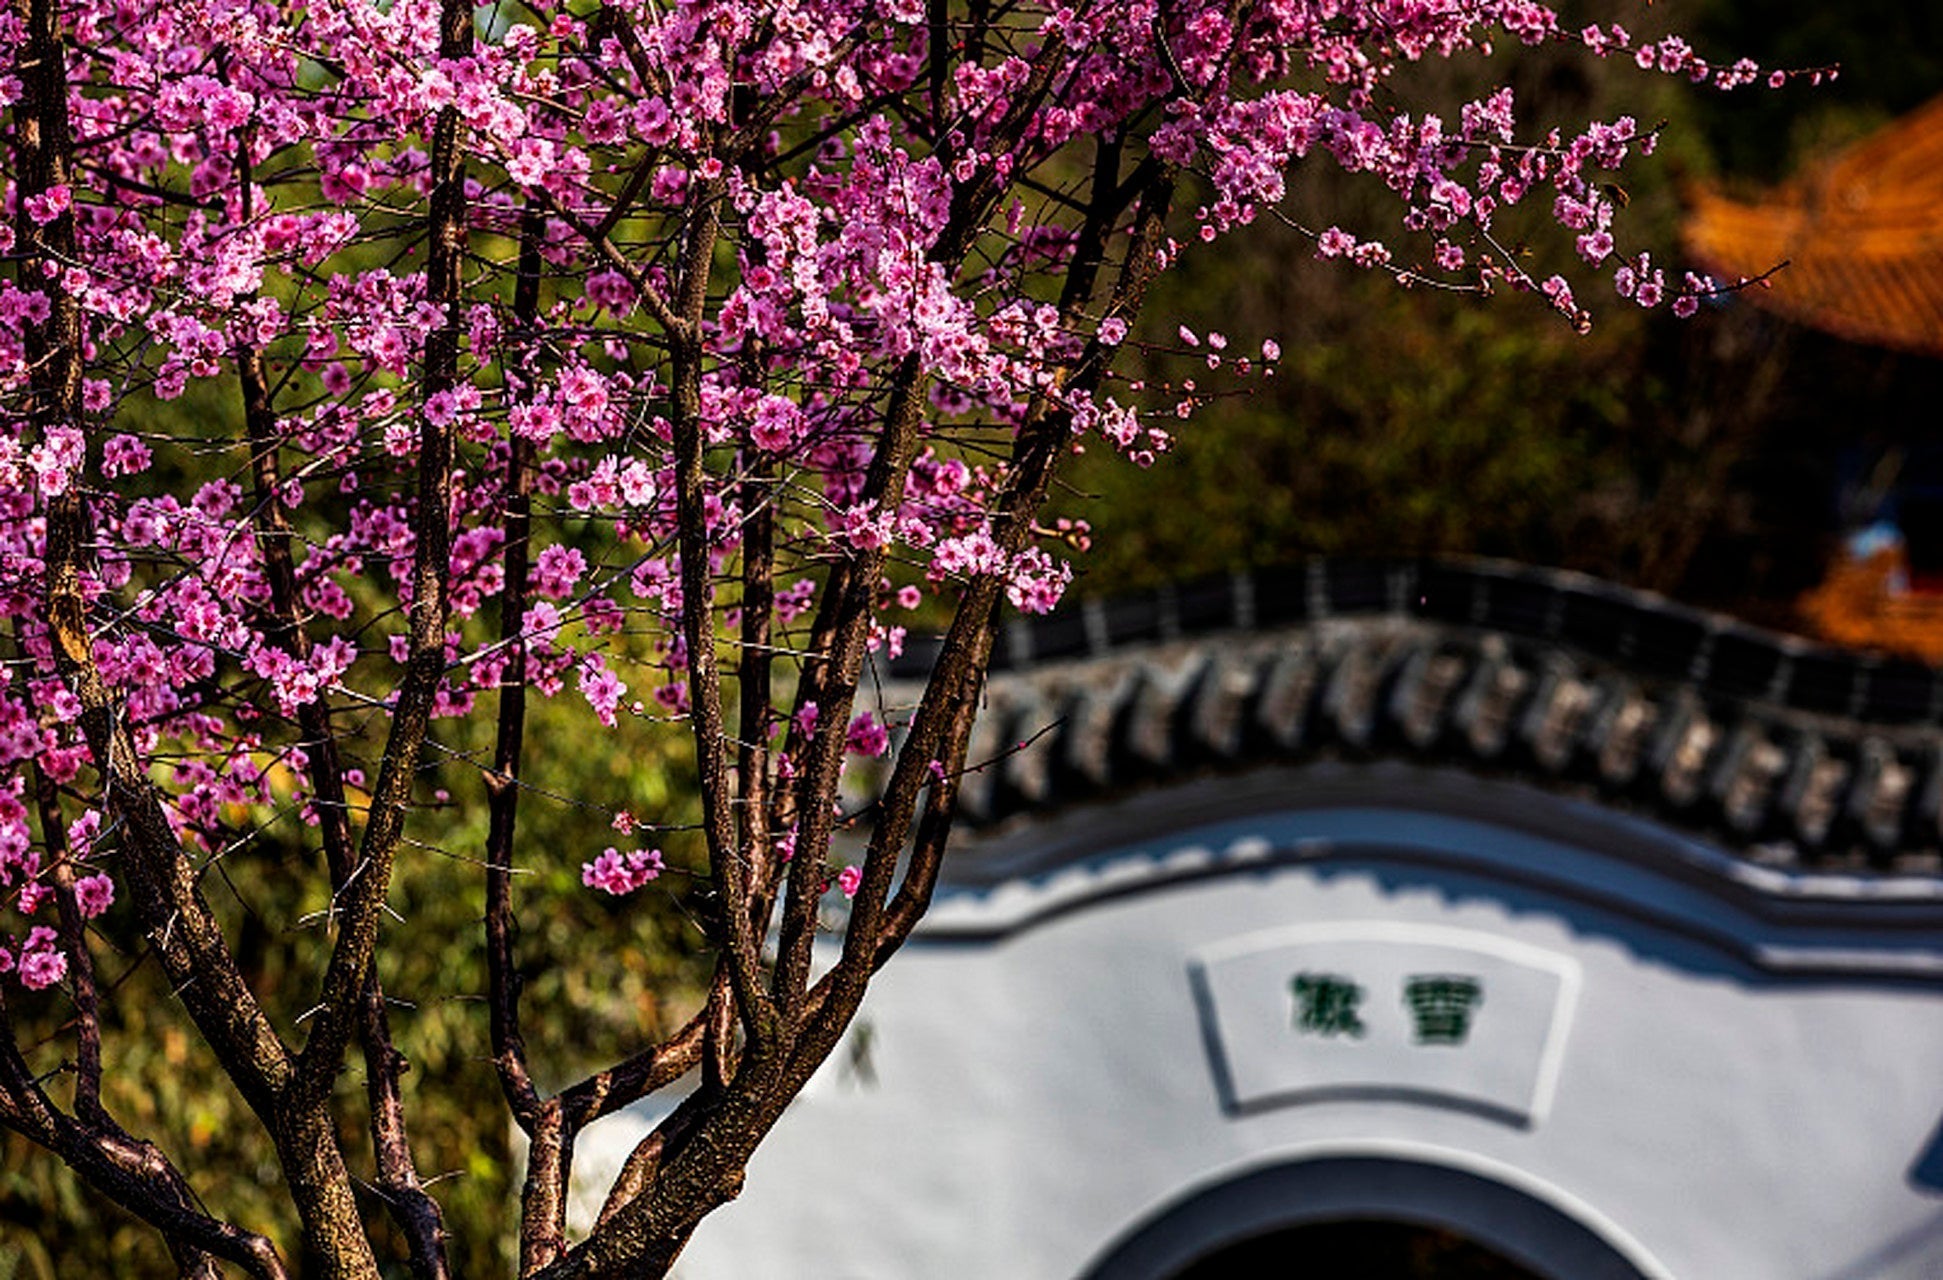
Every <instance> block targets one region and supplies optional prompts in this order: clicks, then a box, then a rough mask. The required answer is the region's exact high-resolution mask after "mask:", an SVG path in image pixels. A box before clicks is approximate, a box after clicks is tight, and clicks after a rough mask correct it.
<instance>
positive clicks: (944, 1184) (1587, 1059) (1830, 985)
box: [583, 859, 1943, 1280]
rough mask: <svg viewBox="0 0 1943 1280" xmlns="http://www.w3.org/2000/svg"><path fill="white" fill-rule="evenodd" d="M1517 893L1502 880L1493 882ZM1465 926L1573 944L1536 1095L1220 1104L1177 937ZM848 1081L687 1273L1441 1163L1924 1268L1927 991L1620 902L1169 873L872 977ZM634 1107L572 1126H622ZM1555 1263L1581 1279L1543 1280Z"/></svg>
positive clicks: (1046, 1234)
mask: <svg viewBox="0 0 1943 1280" xmlns="http://www.w3.org/2000/svg"><path fill="white" fill-rule="evenodd" d="M1506 899H1508V900H1509V904H1515V905H1509V904H1508V902H1507V900H1506ZM1322 920H1334V921H1371V922H1376V921H1383V922H1402V923H1412V924H1419V925H1436V926H1440V927H1446V928H1448V927H1453V926H1454V927H1458V928H1462V929H1470V930H1476V931H1482V932H1485V933H1489V934H1493V935H1496V936H1499V937H1503V938H1508V939H1514V940H1517V941H1518V942H1521V943H1524V944H1527V945H1529V946H1533V947H1537V948H1541V949H1543V950H1545V951H1548V952H1551V953H1554V954H1557V955H1559V956H1564V957H1569V958H1570V959H1571V960H1572V961H1575V962H1576V964H1577V966H1578V968H1579V971H1580V973H1581V975H1582V978H1583V985H1582V989H1581V990H1580V992H1579V995H1578V1000H1577V1008H1576V1011H1575V1014H1574V1017H1573V1019H1572V1025H1571V1031H1570V1035H1569V1038H1568V1039H1567V1041H1566V1044H1565V1049H1564V1058H1563V1066H1562V1071H1561V1074H1560V1077H1559V1080H1558V1086H1557V1090H1556V1095H1555V1097H1554V1099H1553V1101H1552V1105H1551V1108H1550V1112H1549V1114H1548V1115H1546V1116H1545V1117H1544V1118H1543V1119H1542V1120H1541V1121H1539V1122H1538V1123H1536V1124H1535V1125H1534V1126H1531V1127H1519V1126H1517V1125H1515V1124H1512V1123H1507V1122H1506V1121H1504V1120H1501V1119H1493V1118H1490V1117H1488V1116H1484V1115H1479V1114H1475V1113H1472V1112H1467V1111H1463V1110H1455V1109H1451V1108H1448V1107H1444V1106H1438V1105H1426V1104H1424V1103H1422V1102H1412V1101H1366V1100H1362V1101H1319V1102H1305V1103H1298V1104H1292V1105H1285V1106H1280V1107H1275V1108H1272V1109H1268V1110H1265V1111H1260V1112H1257V1113H1252V1114H1239V1115H1237V1114H1231V1113H1229V1112H1227V1111H1225V1110H1224V1108H1223V1106H1222V1102H1221V1098H1220V1096H1219V1093H1218V1091H1217V1087H1216V1083H1215V1078H1214V1076H1213V1074H1212V1072H1211V1069H1210V1065H1209V1058H1208V1053H1207V1051H1206V1048H1205V1044H1204V1040H1203V1033H1202V1025H1201V1019H1200V1017H1199V1015H1198V1014H1197V1009H1196V1005H1195V1002H1194V998H1193V993H1192V990H1191V987H1190V982H1189V976H1188V974H1189V959H1190V957H1192V956H1193V955H1195V954H1196V953H1197V952H1198V951H1201V950H1203V949H1204V948H1206V947H1208V946H1210V945H1212V944H1215V943H1219V942H1221V941H1223V940H1226V939H1233V938H1236V937H1240V936H1243V935H1247V934H1250V933H1253V932H1256V931H1260V930H1268V929H1276V928H1281V927H1285V926H1288V925H1290V924H1292V923H1298V922H1313V921H1322ZM862 1018H863V1019H864V1020H866V1021H867V1022H868V1023H869V1026H870V1038H871V1045H870V1055H869V1056H870V1069H871V1074H872V1075H873V1076H874V1079H865V1078H863V1077H862V1076H861V1075H860V1073H859V1072H858V1071H857V1069H856V1068H855V1066H854V1065H853V1064H851V1063H849V1062H848V1061H845V1060H842V1059H841V1058H840V1059H839V1060H837V1061H834V1062H833V1063H832V1064H830V1065H829V1066H828V1067H827V1068H826V1069H825V1071H824V1072H823V1073H822V1074H821V1075H819V1077H818V1078H817V1079H816V1080H815V1081H813V1082H812V1085H811V1087H810V1088H809V1089H808V1090H807V1091H806V1092H805V1094H804V1096H803V1097H802V1098H801V1099H800V1100H799V1101H798V1102H797V1103H796V1104H795V1105H794V1106H793V1107H792V1109H791V1111H790V1112H789V1114H788V1115H787V1116H786V1117H785V1118H784V1121H783V1123H782V1124H781V1125H780V1127H779V1128H778V1130H777V1131H776V1133H775V1134H774V1135H773V1136H772V1138H771V1139H770V1140H769V1141H768V1142H767V1143H766V1144H765V1145H764V1146H763V1147H762V1148H761V1150H760V1151H759V1153H758V1154H757V1156H756V1158H755V1161H754V1163H753V1165H752V1167H751V1170H750V1176H749V1180H748V1188H747V1190H746V1192H745V1193H744V1195H743V1197H742V1199H741V1200H740V1201H738V1202H737V1203H735V1204H733V1205H731V1206H729V1207H727V1208H725V1209H723V1210H722V1211H720V1212H719V1213H717V1214H716V1215H714V1216H712V1217H711V1218H709V1219H708V1220H707V1221H706V1222H705V1223H704V1224H703V1226H702V1228H701V1230H700V1231H699V1233H698V1234H697V1237H696V1239H695V1241H694V1244H693V1246H692V1247H691V1249H690V1251H689V1253H688V1254H687V1255H686V1256H685V1258H684V1260H683V1262H682V1264H681V1267H680V1270H679V1272H678V1274H679V1275H680V1276H682V1277H686V1278H687V1280H750V1278H752V1277H765V1278H766V1277H791V1278H799V1277H808V1278H811V1280H905V1278H909V1277H926V1278H929V1280H950V1278H952V1277H1010V1278H1014V1280H1073V1278H1074V1277H1078V1276H1081V1275H1083V1274H1084V1273H1085V1271H1086V1269H1087V1268H1088V1266H1089V1264H1090V1263H1091V1262H1093V1261H1095V1260H1097V1258H1098V1256H1099V1255H1100V1254H1101V1253H1102V1251H1103V1250H1104V1249H1106V1248H1107V1247H1108V1246H1109V1245H1110V1244H1111V1243H1112V1242H1113V1241H1115V1240H1116V1238H1118V1237H1120V1236H1122V1235H1123V1234H1125V1233H1127V1232H1128V1231H1129V1230H1131V1229H1132V1228H1134V1227H1135V1226H1137V1225H1139V1224H1140V1223H1141V1222H1142V1221H1144V1220H1146V1219H1148V1218H1149V1217H1150V1216H1151V1215H1153V1214H1155V1213H1156V1212H1157V1211H1159V1210H1160V1209H1162V1208H1163V1207H1165V1206H1166V1205H1167V1204H1168V1203H1169V1202H1170V1201H1173V1200H1175V1199H1177V1198H1178V1197H1180V1196H1181V1195H1182V1194H1183V1193H1184V1192H1186V1191H1187V1190H1189V1189H1191V1188H1194V1187H1197V1186H1201V1185H1203V1184H1207V1183H1210V1182H1212V1181H1218V1180H1221V1179H1223V1178H1225V1177H1228V1176H1232V1175H1235V1174H1238V1173H1240V1172H1243V1171H1246V1170H1248V1169H1251V1168H1255V1167H1259V1166H1262V1165H1264V1164H1270V1163H1275V1162H1278V1161H1284V1160H1295V1159H1301V1158H1306V1157H1314V1156H1322V1155H1345V1154H1356V1153H1377V1154H1386V1155H1391V1156H1397V1157H1402V1158H1410V1159H1422V1160H1426V1161H1429V1162H1431V1163H1442V1164H1451V1165H1456V1166H1459V1167H1464V1168H1467V1169H1470V1170H1472V1171H1477V1172H1484V1173H1486V1174H1487V1175H1489V1176H1493V1177H1496V1178H1498V1179H1500V1180H1502V1181H1506V1182H1509V1183H1511V1184H1513V1185H1516V1186H1518V1187H1520V1188H1521V1189H1524V1190H1527V1191H1528V1192H1531V1193H1532V1194H1534V1195H1536V1196H1537V1197H1538V1198H1540V1199H1544V1200H1546V1201H1548V1202H1550V1203H1552V1204H1554V1206H1555V1207H1559V1208H1562V1209H1565V1210H1566V1211H1567V1212H1568V1214H1570V1215H1571V1216H1574V1217H1578V1218H1580V1219H1581V1221H1583V1222H1584V1223H1585V1224H1586V1225H1588V1226H1590V1227H1592V1228H1593V1229H1594V1230H1595V1231H1597V1232H1599V1233H1600V1234H1602V1235H1604V1236H1605V1237H1606V1238H1607V1239H1608V1241H1609V1243H1613V1244H1615V1245H1616V1246H1617V1247H1619V1248H1620V1250H1621V1252H1624V1253H1627V1254H1629V1255H1630V1256H1631V1257H1632V1259H1633V1260H1634V1261H1635V1263H1636V1265H1638V1267H1639V1268H1640V1270H1641V1271H1642V1272H1643V1273H1644V1274H1646V1275H1648V1276H1665V1277H1669V1278H1671V1280H1838V1278H1839V1280H1865V1278H1866V1280H1934V1278H1935V1277H1939V1276H1943V1194H1938V1193H1937V1192H1935V1191H1933V1190H1929V1189H1926V1188H1925V1187H1924V1186H1922V1185H1921V1184H1920V1183H1919V1182H1917V1181H1915V1180H1913V1179H1912V1176H1911V1171H1912V1166H1913V1165H1915V1164H1916V1162H1917V1161H1918V1160H1919V1158H1920V1157H1921V1156H1922V1153H1923V1152H1924V1151H1925V1150H1926V1148H1927V1147H1928V1146H1929V1145H1930V1144H1931V1143H1932V1142H1933V1141H1936V1140H1937V1130H1938V1125H1939V1120H1940V1119H1943V993H1940V992H1939V991H1938V989H1937V988H1936V987H1935V986H1934V985H1931V986H1929V987H1923V986H1918V985H1907V984H1906V985H1896V984H1885V983H1882V982H1871V981H1849V980H1829V979H1818V980H1810V981H1804V980H1800V979H1787V980H1767V979H1762V978H1758V977H1751V976H1750V975H1749V974H1748V973H1747V972H1746V971H1744V970H1741V969H1739V968H1738V967H1737V966H1735V965H1733V964H1724V963H1722V962H1721V959H1720V957H1719V956H1718V955H1717V954H1716V953H1714V952H1712V951H1711V950H1709V949H1707V948H1703V947H1700V946H1698V945H1697V944H1693V943H1690V942H1686V941H1683V940H1681V939H1679V938H1676V937H1673V936H1672V935H1668V934H1662V933H1660V932H1658V931H1656V930H1655V929H1654V928H1653V927H1651V926H1649V925H1646V924H1642V923H1639V922H1637V921H1632V920H1628V919H1626V918H1625V917H1624V916H1621V915H1619V914H1615V913H1609V912H1607V911H1605V910H1603V909H1595V908H1591V907H1587V906H1584V905H1582V904H1578V903H1573V902H1570V901H1568V900H1566V899H1564V898H1548V897H1547V896H1546V895H1545V894H1543V893H1537V894H1534V893H1533V892H1531V891H1529V890H1519V891H1516V892H1512V893H1507V894H1505V895H1502V896H1500V895H1498V894H1497V893H1495V892H1494V891H1493V890H1492V888H1491V887H1490V885H1489V884H1488V883H1484V882H1480V881H1478V880H1476V879H1474V878H1471V877H1467V876H1464V875H1462V874H1459V873H1454V872H1448V871H1437V870H1432V869H1424V868H1414V869H1411V870H1409V871H1408V873H1407V874H1398V873H1397V872H1396V870H1395V868H1392V867H1385V866H1384V865H1383V863H1382V862H1381V860H1380V859H1375V860H1346V861H1343V862H1337V863H1328V864H1315V865H1305V866H1284V867H1280V868H1276V869H1271V870H1263V871H1260V872H1255V873H1248V874H1231V875H1226V876H1221V877H1216V878H1211V879H1203V880H1198V881H1190V882H1186V883H1183V884H1178V885H1174V886H1171V887H1169V888H1167V889H1165V890H1162V891H1155V892H1150V893H1144V894H1137V895H1133V896H1129V897H1124V898H1119V899H1115V900H1111V901H1106V902H1102V903H1096V904H1093V905H1090V906H1088V907H1085V908H1083V909H1080V910H1077V911H1073V912H1070V913H1068V914H1065V915H1062V916H1059V917H1057V918H1055V919H1053V920H1050V921H1047V922H1043V923H1040V924H1037V925H1035V926H1033V927H1031V928H1029V929H1026V930H1024V931H1022V932H1018V933H1015V934H1012V935H1010V936H1008V937H1005V938H1002V939H999V940H997V941H991V942H956V943H934V944H931V945H921V944H914V945H913V946H911V947H910V948H909V949H907V951H906V952H905V953H904V954H903V955H901V956H900V957H899V958H898V959H897V960H896V961H895V962H894V963H893V964H892V965H890V966H889V967H888V968H887V969H886V970H885V971H884V973H883V974H882V975H881V976H880V977H879V979H878V981H877V984H876V985H875V986H874V987H873V989H872V993H871V996H870V999H869V1001H868V1003H867V1004H866V1006H865V1011H864V1013H863V1015H862ZM640 1123H641V1121H640V1120H639V1118H637V1117H627V1116H623V1117H617V1118H616V1119H615V1120H613V1121H610V1122H605V1124H606V1125H607V1126H609V1127H608V1128H607V1129H606V1130H605V1131H603V1129H602V1128H600V1127H597V1128H596V1129H595V1130H593V1131H591V1132H590V1134H589V1135H588V1137H587V1139H586V1140H585V1142H584V1143H583V1158H584V1159H586V1160H588V1161H590V1162H598V1161H600V1160H601V1159H603V1158H612V1157H611V1156H607V1157H604V1156H603V1146H606V1147H609V1148H611V1149H612V1150H613V1151H620V1150H624V1149H625V1145H626V1142H627V1139H628V1136H629V1129H630V1126H638V1125H639V1124H640ZM1559 1280H1570V1278H1569V1277H1560V1278H1559Z"/></svg>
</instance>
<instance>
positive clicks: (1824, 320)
mask: <svg viewBox="0 0 1943 1280" xmlns="http://www.w3.org/2000/svg"><path fill="white" fill-rule="evenodd" d="M1692 205H1693V207H1692V210H1691V212H1690V214H1689V216H1688V219H1687V224H1686V228H1685V237H1686V242H1687V249H1688V252H1690V253H1691V254H1692V255H1693V256H1694V257H1695V258H1697V259H1698V260H1699V261H1700V262H1701V263H1702V264H1703V265H1705V266H1706V268H1707V269H1708V270H1709V271H1711V272H1712V273H1713V274H1714V275H1716V276H1719V277H1723V278H1725V279H1726V280H1730V281H1731V280H1733V279H1735V278H1737V277H1755V276H1759V275H1762V274H1763V273H1765V272H1767V271H1769V270H1771V269H1772V268H1774V267H1775V266H1776V265H1777V264H1779V263H1781V262H1783V261H1785V262H1787V264H1788V265H1787V267H1786V268H1785V269H1783V270H1781V271H1778V272H1776V273H1775V274H1774V275H1773V276H1772V277H1771V278H1770V279H1769V280H1768V281H1767V282H1766V285H1767V287H1765V288H1763V287H1760V286H1756V287H1754V288H1750V289H1748V290H1747V291H1746V293H1745V294H1744V295H1743V296H1745V297H1746V298H1748V300H1749V301H1752V302H1754V303H1757V304H1759V305H1761V306H1765V307H1767V308H1769V309H1770V310H1773V311H1776V312H1779V313H1780V314H1782V315H1784V316H1787V317H1788V318H1789V319H1791V320H1795V321H1798V322H1800V323H1802V324H1806V325H1812V326H1814V327H1815V328H1818V329H1823V330H1826V331H1827V332H1830V333H1833V334H1836V335H1838V336H1840V337H1843V338H1847V339H1850V340H1851V341H1855V342H1869V343H1876V344H1878V345H1881V346H1888V347H1896V348H1899V349H1902V350H1905V351H1917V352H1921V353H1923V354H1926V355H1934V356H1943V98H1936V99H1934V100H1932V101H1931V102H1929V103H1928V104H1926V105H1925V106H1922V107H1919V108H1918V109H1917V110H1915V111H1913V112H1911V113H1910V114H1908V115H1906V116H1904V117H1903V118H1902V119H1900V120H1898V121H1896V122H1895V123H1893V124H1891V125H1889V126H1887V127H1886V128H1884V129H1882V130H1880V131H1878V132H1877V133H1875V134H1872V135H1871V136H1869V137H1867V138H1864V139H1863V140H1862V141H1860V142H1858V143H1855V144H1854V145H1852V146H1849V147H1847V148H1845V149H1844V150H1841V151H1839V152H1837V153H1835V154H1834V155H1833V156H1830V157H1828V158H1827V159H1825V160H1823V161H1821V162H1820V163H1818V164H1816V165H1814V166H1812V167H1811V168H1810V169H1809V170H1808V171H1807V172H1806V173H1804V174H1802V175H1800V176H1798V177H1796V178H1795V179H1793V180H1792V181H1790V182H1788V183H1787V184H1785V185H1784V186H1781V187H1779V188H1776V189H1775V190H1774V191H1772V192H1770V193H1769V194H1768V195H1767V196H1766V198H1764V199H1762V200H1761V201H1760V202H1759V203H1755V204H1742V203H1739V202H1737V201H1734V200H1729V199H1727V198H1726V197H1725V196H1722V195H1720V194H1718V193H1717V192H1713V191H1708V190H1702V191H1700V192H1699V193H1698V194H1697V195H1696V196H1695V197H1694V198H1693V200H1692Z"/></svg>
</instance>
